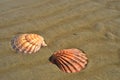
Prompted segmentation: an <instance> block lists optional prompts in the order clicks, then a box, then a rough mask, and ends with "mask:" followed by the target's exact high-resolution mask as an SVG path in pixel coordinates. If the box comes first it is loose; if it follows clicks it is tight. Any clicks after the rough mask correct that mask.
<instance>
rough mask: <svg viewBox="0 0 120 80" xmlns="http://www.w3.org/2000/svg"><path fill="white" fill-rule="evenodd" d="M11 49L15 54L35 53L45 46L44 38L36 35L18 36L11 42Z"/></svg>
mask: <svg viewBox="0 0 120 80" xmlns="http://www.w3.org/2000/svg"><path fill="white" fill-rule="evenodd" d="M11 45H12V47H13V49H15V50H16V51H17V52H23V53H30V54H31V53H35V52H37V51H38V50H39V49H40V48H41V47H42V46H43V47H44V46H47V44H46V43H45V41H44V38H43V37H42V36H40V35H37V34H20V35H18V36H15V37H14V38H13V39H12V40H11Z"/></svg>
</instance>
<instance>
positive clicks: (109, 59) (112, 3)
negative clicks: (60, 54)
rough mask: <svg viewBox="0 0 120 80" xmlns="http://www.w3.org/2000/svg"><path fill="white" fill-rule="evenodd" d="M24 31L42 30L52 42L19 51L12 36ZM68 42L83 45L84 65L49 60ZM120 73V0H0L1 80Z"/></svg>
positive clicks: (112, 77)
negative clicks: (62, 65) (74, 68)
mask: <svg viewBox="0 0 120 80" xmlns="http://www.w3.org/2000/svg"><path fill="white" fill-rule="evenodd" d="M21 33H37V34H40V35H42V36H43V37H44V38H45V41H46V42H47V44H48V47H46V48H41V49H40V51H39V52H37V53H36V54H31V55H23V54H17V53H16V52H15V51H14V50H12V49H11V45H10V40H11V39H12V37H14V36H15V35H17V34H21ZM48 48H49V49H50V50H51V52H50V51H49V49H48ZM64 48H78V49H82V50H84V51H85V53H86V54H87V56H88V58H89V64H88V65H87V67H86V69H84V70H83V71H81V72H79V73H75V74H66V73H63V72H62V71H60V70H59V69H58V68H57V67H56V66H55V65H53V64H51V63H50V62H49V61H48V58H49V56H50V55H51V54H52V53H53V52H54V51H56V50H59V49H64ZM119 79H120V1H119V0H0V80H119Z"/></svg>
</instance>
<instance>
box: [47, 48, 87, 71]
mask: <svg viewBox="0 0 120 80" xmlns="http://www.w3.org/2000/svg"><path fill="white" fill-rule="evenodd" d="M49 60H50V62H52V63H53V64H55V65H57V67H58V68H59V69H60V70H62V71H63V72H66V73H75V72H79V71H81V70H82V69H84V68H85V67H86V64H87V63H88V58H87V57H86V54H84V52H82V51H80V50H79V49H75V48H72V49H63V50H59V51H56V52H55V53H54V54H53V55H52V56H51V57H50V58H49Z"/></svg>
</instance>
